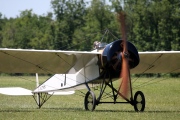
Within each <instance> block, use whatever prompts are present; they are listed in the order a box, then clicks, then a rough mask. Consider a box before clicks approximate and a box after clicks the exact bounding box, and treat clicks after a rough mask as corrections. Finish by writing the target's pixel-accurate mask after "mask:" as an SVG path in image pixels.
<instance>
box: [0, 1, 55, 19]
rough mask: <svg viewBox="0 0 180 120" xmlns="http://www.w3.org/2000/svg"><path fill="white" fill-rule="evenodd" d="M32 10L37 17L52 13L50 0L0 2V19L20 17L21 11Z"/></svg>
mask: <svg viewBox="0 0 180 120" xmlns="http://www.w3.org/2000/svg"><path fill="white" fill-rule="evenodd" d="M27 9H28V10H30V9H32V10H33V13H35V14H37V15H46V14H47V12H53V10H52V8H51V0H0V13H1V14H2V15H3V16H2V17H4V16H5V17H7V18H10V17H12V18H16V17H17V16H20V13H21V11H24V10H27Z"/></svg>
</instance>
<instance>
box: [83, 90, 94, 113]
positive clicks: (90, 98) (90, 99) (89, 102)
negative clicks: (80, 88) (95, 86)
mask: <svg viewBox="0 0 180 120" xmlns="http://www.w3.org/2000/svg"><path fill="white" fill-rule="evenodd" d="M84 106H85V109H86V110H89V111H93V110H94V109H95V107H96V96H95V94H94V93H93V92H92V91H88V92H87V93H86V96H85V99H84Z"/></svg>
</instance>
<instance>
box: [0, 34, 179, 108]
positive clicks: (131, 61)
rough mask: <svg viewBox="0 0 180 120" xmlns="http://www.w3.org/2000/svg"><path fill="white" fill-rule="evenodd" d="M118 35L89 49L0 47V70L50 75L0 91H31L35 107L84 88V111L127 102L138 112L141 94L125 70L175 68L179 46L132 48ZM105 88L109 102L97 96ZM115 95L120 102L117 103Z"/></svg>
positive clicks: (142, 99) (142, 103) (165, 70)
mask: <svg viewBox="0 0 180 120" xmlns="http://www.w3.org/2000/svg"><path fill="white" fill-rule="evenodd" d="M124 39H125V38H123V39H122V40H120V39H119V40H115V41H113V42H111V43H109V44H103V43H98V44H97V42H96V44H95V48H96V49H95V50H93V51H91V52H86V51H61V50H30V49H7V48H0V72H3V73H48V74H49V73H50V74H55V75H53V76H52V77H50V78H49V79H47V80H46V81H45V82H44V83H42V84H41V85H39V86H38V87H37V88H36V89H35V90H33V91H32V90H28V89H25V88H20V87H11V88H0V93H2V94H6V95H32V96H33V97H34V99H35V101H36V102H37V104H38V106H39V108H40V107H41V106H42V105H43V104H44V103H45V102H46V101H47V100H48V99H49V97H50V96H52V95H55V94H59V95H68V94H73V93H74V91H75V90H81V89H85V88H87V90H88V91H87V93H86V95H85V98H84V106H85V109H86V110H91V111H93V110H94V109H95V107H96V106H97V105H98V104H101V103H113V104H116V103H129V104H131V105H132V106H134V109H135V111H144V108H145V97H144V94H143V93H142V92H141V91H137V92H136V93H135V94H134V95H133V92H132V84H131V79H130V73H132V74H137V73H179V72H180V62H179V59H180V51H157V52H138V51H137V49H136V47H135V46H134V45H133V44H132V43H131V42H129V41H126V40H124ZM170 61H171V62H170ZM36 75H37V74H36ZM37 78H38V77H37ZM120 78H121V82H120V83H121V84H120V85H119V87H118V88H115V87H114V85H113V81H115V80H118V79H120ZM37 81H38V80H37ZM94 86H99V87H100V92H99V95H98V97H97V98H96V96H95V93H94V92H93V90H92V89H91V87H94ZM107 88H110V89H111V93H108V95H109V94H110V95H111V97H112V101H107V102H106V101H102V99H101V98H102V96H103V94H104V92H105V90H106V89H107ZM37 95H38V97H36V96H37ZM119 96H120V97H121V98H123V99H124V100H125V102H124V101H123V102H118V101H117V98H118V97H119Z"/></svg>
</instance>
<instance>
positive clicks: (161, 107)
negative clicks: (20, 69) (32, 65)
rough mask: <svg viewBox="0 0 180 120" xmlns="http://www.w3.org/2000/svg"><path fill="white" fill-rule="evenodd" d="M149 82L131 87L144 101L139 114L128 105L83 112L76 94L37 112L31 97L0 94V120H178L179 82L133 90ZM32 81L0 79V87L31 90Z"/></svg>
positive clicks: (51, 101)
mask: <svg viewBox="0 0 180 120" xmlns="http://www.w3.org/2000/svg"><path fill="white" fill-rule="evenodd" d="M24 78H25V79H24ZM46 78H47V77H40V81H41V82H42V81H43V80H45V79H46ZM162 79H164V78H157V79H155V80H153V81H152V82H156V81H160V80H162ZM29 80H31V81H29ZM150 80H152V78H140V79H138V80H137V81H136V82H135V83H133V87H134V88H135V89H133V93H135V91H138V90H141V91H142V92H143V93H144V95H145V98H146V108H145V111H144V112H142V113H136V112H134V108H133V106H131V105H129V104H115V105H114V104H100V105H98V106H97V107H96V109H95V111H93V112H90V111H85V110H84V98H83V97H82V96H80V95H81V93H80V92H76V93H75V94H74V95H70V96H52V97H51V98H50V99H49V100H48V101H47V102H46V103H45V104H44V105H43V106H42V108H41V109H38V107H37V105H36V103H35V101H34V99H33V97H31V96H6V95H2V94H0V120H1V119H2V120H5V119H7V120H8V119H9V120H11V119H13V120H23V119H24V120H26V119H29V120H34V119H36V120H41V119H42V120H44V119H51V120H56V119H57V120H59V119H65V120H80V119H82V120H87V119H88V120H89V119H92V120H100V119H101V120H109V119H112V120H116V119H117V120H119V119H122V120H132V119H133V120H146V119H149V120H167V119H168V120H179V119H180V94H179V93H180V80H179V78H169V79H166V80H163V81H160V82H157V83H154V84H150V85H147V86H142V87H139V88H137V87H136V86H137V85H140V84H142V83H146V82H148V81H150ZM32 81H35V77H23V78H20V77H0V87H8V86H19V87H24V88H28V89H34V88H35V82H32ZM132 81H133V80H132ZM148 83H149V82H148ZM116 84H118V82H116ZM86 91H87V90H83V91H82V92H84V93H85V92H86Z"/></svg>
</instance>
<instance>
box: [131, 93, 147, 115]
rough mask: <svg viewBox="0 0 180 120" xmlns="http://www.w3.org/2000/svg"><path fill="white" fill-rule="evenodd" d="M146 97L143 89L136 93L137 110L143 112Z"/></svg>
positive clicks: (135, 105)
mask: <svg viewBox="0 0 180 120" xmlns="http://www.w3.org/2000/svg"><path fill="white" fill-rule="evenodd" d="M145 104H146V101H145V97H144V94H143V93H142V92H141V91H137V92H136V93H135V95H134V110H135V111H136V112H143V111H144V109H145Z"/></svg>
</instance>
